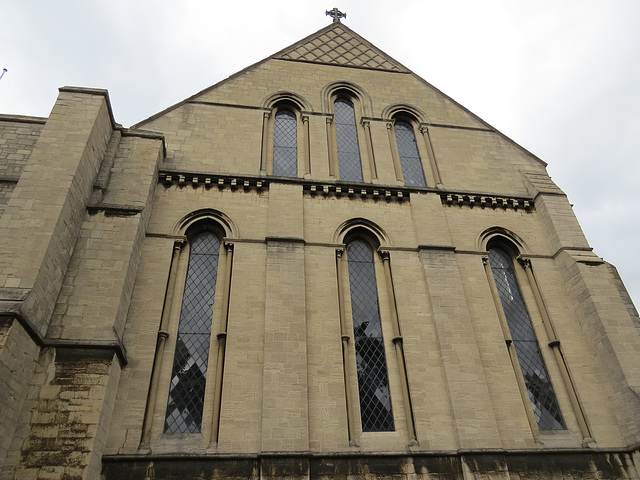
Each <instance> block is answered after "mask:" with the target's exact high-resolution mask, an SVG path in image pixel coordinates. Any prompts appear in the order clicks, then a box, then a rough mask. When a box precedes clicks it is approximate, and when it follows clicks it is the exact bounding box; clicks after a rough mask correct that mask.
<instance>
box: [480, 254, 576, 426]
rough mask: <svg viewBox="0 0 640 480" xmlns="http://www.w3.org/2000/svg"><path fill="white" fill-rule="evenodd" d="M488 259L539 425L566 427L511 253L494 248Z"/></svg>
mask: <svg viewBox="0 0 640 480" xmlns="http://www.w3.org/2000/svg"><path fill="white" fill-rule="evenodd" d="M489 262H490V264H491V271H492V272H493V278H494V279H495V282H496V287H498V294H499V296H500V302H501V303H502V309H503V311H504V315H505V317H506V319H507V323H508V325H509V332H510V333H511V337H512V339H513V346H514V348H515V350H516V355H517V357H518V362H519V363H520V369H521V371H522V376H523V377H524V382H525V385H526V386H527V392H528V394H529V400H530V401H531V408H533V413H534V414H535V417H536V421H537V422H538V427H539V428H540V430H564V429H565V425H564V419H563V418H562V413H561V412H560V407H559V405H558V400H557V398H556V394H555V392H554V391H553V385H551V379H550V378H549V373H548V372H547V367H546V365H545V363H544V359H543V358H542V353H541V352H540V346H539V345H538V340H537V338H536V334H535V332H534V330H533V325H532V323H531V318H530V317H529V312H528V311H527V307H526V306H525V304H524V300H523V298H522V294H521V293H520V287H519V286H518V282H517V280H516V276H515V271H514V269H513V261H512V260H511V256H510V255H509V254H508V253H507V252H505V251H504V250H501V249H499V248H492V249H490V250H489Z"/></svg>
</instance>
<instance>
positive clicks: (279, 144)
mask: <svg viewBox="0 0 640 480" xmlns="http://www.w3.org/2000/svg"><path fill="white" fill-rule="evenodd" d="M297 127H298V120H297V118H296V115H295V113H293V112H292V111H291V110H286V109H282V110H278V112H277V113H276V117H275V124H274V128H273V174H274V175H277V176H280V177H297V176H298V133H297Z"/></svg>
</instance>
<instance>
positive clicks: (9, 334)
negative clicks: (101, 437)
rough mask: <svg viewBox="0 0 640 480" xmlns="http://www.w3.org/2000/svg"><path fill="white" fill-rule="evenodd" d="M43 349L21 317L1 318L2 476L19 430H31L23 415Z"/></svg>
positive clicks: (0, 446)
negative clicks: (3, 466) (29, 332)
mask: <svg viewBox="0 0 640 480" xmlns="http://www.w3.org/2000/svg"><path fill="white" fill-rule="evenodd" d="M39 350H40V347H39V346H38V345H37V344H36V343H34V341H33V339H32V338H31V337H30V336H29V334H28V333H27V331H26V330H25V329H24V328H23V327H22V325H20V322H19V321H18V320H17V319H15V318H12V317H0V381H1V384H2V387H1V388H0V406H1V407H0V408H1V412H2V415H0V431H2V435H1V436H0V478H3V477H2V475H3V474H4V473H3V472H4V469H3V468H2V465H5V464H7V463H9V462H8V460H7V456H8V455H9V453H10V452H11V451H12V450H15V449H12V443H13V440H14V435H15V432H16V430H19V429H20V428H22V430H25V429H28V426H27V425H25V424H24V423H22V424H21V422H20V416H21V412H22V408H23V405H24V403H25V399H26V398H27V396H28V394H29V382H30V380H31V377H32V375H33V373H34V370H35V368H36V364H37V359H38V352H39ZM27 420H28V418H27ZM18 436H19V435H18Z"/></svg>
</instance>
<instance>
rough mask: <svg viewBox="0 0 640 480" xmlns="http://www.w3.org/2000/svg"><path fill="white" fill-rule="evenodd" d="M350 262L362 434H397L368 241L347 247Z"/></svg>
mask: <svg viewBox="0 0 640 480" xmlns="http://www.w3.org/2000/svg"><path fill="white" fill-rule="evenodd" d="M347 260H348V264H349V287H350V291H351V312H352V316H353V336H354V344H355V350H356V361H357V369H358V391H359V394H360V416H361V420H362V431H363V432H388V431H393V430H394V424H393V411H392V409H391V393H390V391H389V375H388V373H387V359H386V356H385V351H384V341H383V338H382V324H381V321H380V307H379V305H378V288H377V284H376V274H375V270H374V265H373V250H372V248H371V246H370V245H369V244H368V243H367V242H365V241H364V240H360V239H356V240H353V241H351V242H350V243H349V244H348V245H347Z"/></svg>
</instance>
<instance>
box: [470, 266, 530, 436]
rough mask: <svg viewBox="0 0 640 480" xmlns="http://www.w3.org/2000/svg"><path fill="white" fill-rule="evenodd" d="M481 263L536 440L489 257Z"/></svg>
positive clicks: (525, 393)
mask: <svg viewBox="0 0 640 480" xmlns="http://www.w3.org/2000/svg"><path fill="white" fill-rule="evenodd" d="M482 263H483V265H484V271H485V273H486V275H487V281H488V282H489V289H490V290H491V296H492V297H493V303H494V304H495V306H496V312H497V313H498V319H499V321H500V328H502V334H503V336H504V341H505V343H506V344H507V352H508V353H509V359H510V360H511V366H512V367H513V372H514V373H515V376H516V382H517V383H518V390H519V391H520V396H521V397H522V402H523V403H524V406H525V413H526V414H527V421H528V422H529V427H530V428H531V433H532V435H533V438H534V440H536V441H538V439H539V438H540V429H539V428H538V422H537V421H536V417H535V415H534V413H533V409H532V408H531V399H530V398H529V393H528V391H527V385H526V384H525V382H524V377H523V376H522V368H521V367H520V362H519V360H518V355H517V353H516V349H515V345H514V344H513V338H511V330H510V329H509V324H508V322H507V317H506V316H505V314H504V310H503V309H502V301H501V300H500V294H499V293H498V287H497V286H496V281H495V279H494V278H493V272H492V271H491V265H490V263H489V257H487V256H483V257H482Z"/></svg>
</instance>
